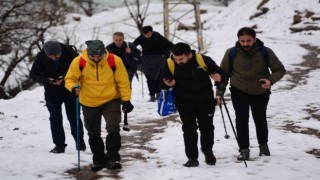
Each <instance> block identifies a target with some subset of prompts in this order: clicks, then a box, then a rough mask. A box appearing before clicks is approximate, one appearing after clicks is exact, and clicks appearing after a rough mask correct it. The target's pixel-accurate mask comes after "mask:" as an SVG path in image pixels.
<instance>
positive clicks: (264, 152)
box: [259, 144, 270, 156]
mask: <svg viewBox="0 0 320 180" xmlns="http://www.w3.org/2000/svg"><path fill="white" fill-rule="evenodd" d="M259 149H260V152H259V156H262V155H264V156H270V151H269V147H268V144H260V145H259Z"/></svg>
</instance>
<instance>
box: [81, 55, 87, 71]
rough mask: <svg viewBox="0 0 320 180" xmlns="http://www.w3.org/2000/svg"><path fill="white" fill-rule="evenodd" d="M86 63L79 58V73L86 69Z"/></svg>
mask: <svg viewBox="0 0 320 180" xmlns="http://www.w3.org/2000/svg"><path fill="white" fill-rule="evenodd" d="M86 64H87V61H85V60H84V59H83V58H82V57H81V56H80V60H79V67H80V71H82V70H83V69H84V68H85V67H86Z"/></svg>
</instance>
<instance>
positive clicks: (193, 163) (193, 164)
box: [183, 158, 199, 167]
mask: <svg viewBox="0 0 320 180" xmlns="http://www.w3.org/2000/svg"><path fill="white" fill-rule="evenodd" d="M183 165H184V166H185V167H197V166H199V161H198V159H197V158H189V160H188V161H187V162H186V163H185V164H183Z"/></svg>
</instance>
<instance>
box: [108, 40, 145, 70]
mask: <svg viewBox="0 0 320 180" xmlns="http://www.w3.org/2000/svg"><path fill="white" fill-rule="evenodd" d="M128 45H129V48H131V53H130V54H128V53H126V48H127V47H128ZM106 49H107V50H108V51H109V52H111V53H113V54H115V55H117V56H119V57H120V58H121V59H122V61H123V64H124V66H125V67H126V69H127V71H132V72H135V71H137V64H138V60H139V58H140V55H141V51H140V50H139V49H137V48H136V47H135V46H134V45H133V44H132V43H127V42H125V41H124V42H123V44H122V46H121V47H120V48H119V47H117V46H116V45H115V44H114V43H111V44H109V45H107V46H106Z"/></svg>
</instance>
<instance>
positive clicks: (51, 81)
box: [45, 78, 55, 84]
mask: <svg viewBox="0 0 320 180" xmlns="http://www.w3.org/2000/svg"><path fill="white" fill-rule="evenodd" d="M54 82H55V80H54V79H53V78H47V79H46V80H45V83H46V84H53V83H54Z"/></svg>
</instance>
